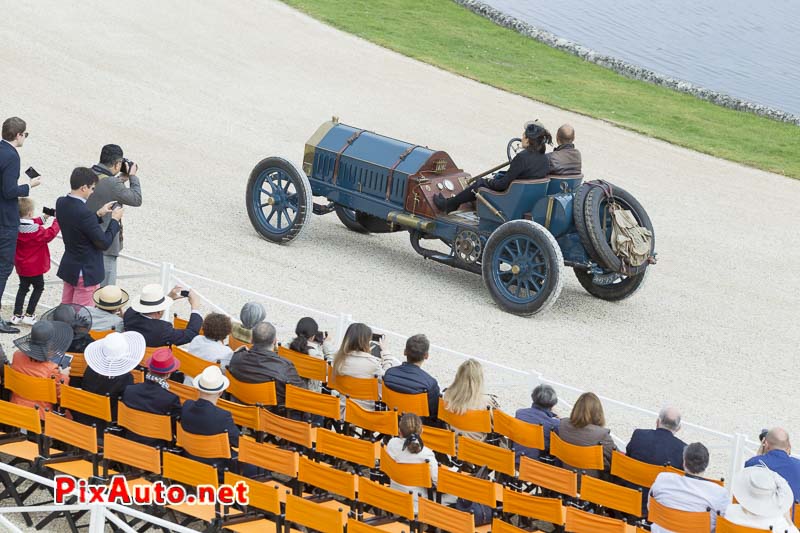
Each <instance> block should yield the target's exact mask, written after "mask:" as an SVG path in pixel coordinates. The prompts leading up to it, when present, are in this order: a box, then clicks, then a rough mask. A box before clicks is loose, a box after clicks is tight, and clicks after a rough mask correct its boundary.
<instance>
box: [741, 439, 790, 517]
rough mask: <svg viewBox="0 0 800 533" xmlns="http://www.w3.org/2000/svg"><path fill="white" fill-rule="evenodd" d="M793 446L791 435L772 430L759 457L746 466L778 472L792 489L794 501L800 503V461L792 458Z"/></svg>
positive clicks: (761, 448)
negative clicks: (760, 467)
mask: <svg viewBox="0 0 800 533" xmlns="http://www.w3.org/2000/svg"><path fill="white" fill-rule="evenodd" d="M791 454H792V444H791V442H789V434H788V433H787V432H786V430H785V429H783V428H772V429H771V430H769V431H768V432H767V435H766V436H765V437H764V439H763V440H762V441H761V447H760V448H759V449H758V455H756V456H755V457H753V458H752V459H750V460H748V461H747V462H746V463H745V464H744V466H746V467H748V466H757V465H759V464H762V463H763V464H764V465H765V466H766V467H767V468H769V469H770V470H772V471H773V472H777V473H778V474H779V475H780V476H781V477H782V478H783V479H785V480H786V482H787V483H788V484H789V487H791V489H792V493H793V494H794V501H796V502H800V459H796V458H794V457H792V456H791Z"/></svg>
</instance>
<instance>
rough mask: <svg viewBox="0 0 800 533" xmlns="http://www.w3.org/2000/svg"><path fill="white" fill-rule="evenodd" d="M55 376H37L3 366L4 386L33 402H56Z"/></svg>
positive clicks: (9, 366)
mask: <svg viewBox="0 0 800 533" xmlns="http://www.w3.org/2000/svg"><path fill="white" fill-rule="evenodd" d="M57 378H58V376H56V378H55V379H51V378H37V377H33V376H29V375H27V374H23V373H22V372H18V371H16V370H14V369H13V368H11V365H6V367H5V383H4V385H5V388H6V389H8V390H10V391H12V392H15V393H17V394H19V395H20V396H22V397H23V398H27V399H28V400H32V401H35V402H37V401H38V402H48V403H57V402H58V393H57V392H56V379H57Z"/></svg>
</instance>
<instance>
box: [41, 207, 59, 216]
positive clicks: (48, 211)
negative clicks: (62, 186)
mask: <svg viewBox="0 0 800 533" xmlns="http://www.w3.org/2000/svg"><path fill="white" fill-rule="evenodd" d="M42 213H44V214H45V215H47V216H49V217H54V216H56V210H55V209H53V208H52V207H43V208H42Z"/></svg>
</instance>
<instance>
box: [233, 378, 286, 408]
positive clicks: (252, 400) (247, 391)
mask: <svg viewBox="0 0 800 533" xmlns="http://www.w3.org/2000/svg"><path fill="white" fill-rule="evenodd" d="M228 378H229V379H230V380H231V384H230V386H229V387H228V392H229V393H230V394H231V396H233V397H235V398H236V399H237V400H239V401H240V402H242V403H246V404H249V405H276V404H277V403H278V398H277V396H276V394H275V382H274V381H267V382H265V383H244V382H242V381H239V380H238V379H236V378H234V377H233V376H231V375H230V373H228Z"/></svg>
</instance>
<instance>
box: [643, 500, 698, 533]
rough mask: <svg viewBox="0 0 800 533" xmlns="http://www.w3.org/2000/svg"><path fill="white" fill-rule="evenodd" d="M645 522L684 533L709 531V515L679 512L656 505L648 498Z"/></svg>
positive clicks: (656, 502) (656, 503)
mask: <svg viewBox="0 0 800 533" xmlns="http://www.w3.org/2000/svg"><path fill="white" fill-rule="evenodd" d="M647 520H648V521H649V522H652V523H654V524H658V525H659V526H661V527H662V528H664V529H667V530H673V531H682V532H686V533H695V532H698V533H699V532H700V531H703V532H707V531H710V530H711V513H710V511H708V512H697V513H692V512H689V511H679V510H677V509H671V508H669V507H666V506H665V505H661V504H660V503H658V500H656V499H655V498H653V497H652V496H651V497H650V501H649V504H648V512H647Z"/></svg>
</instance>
